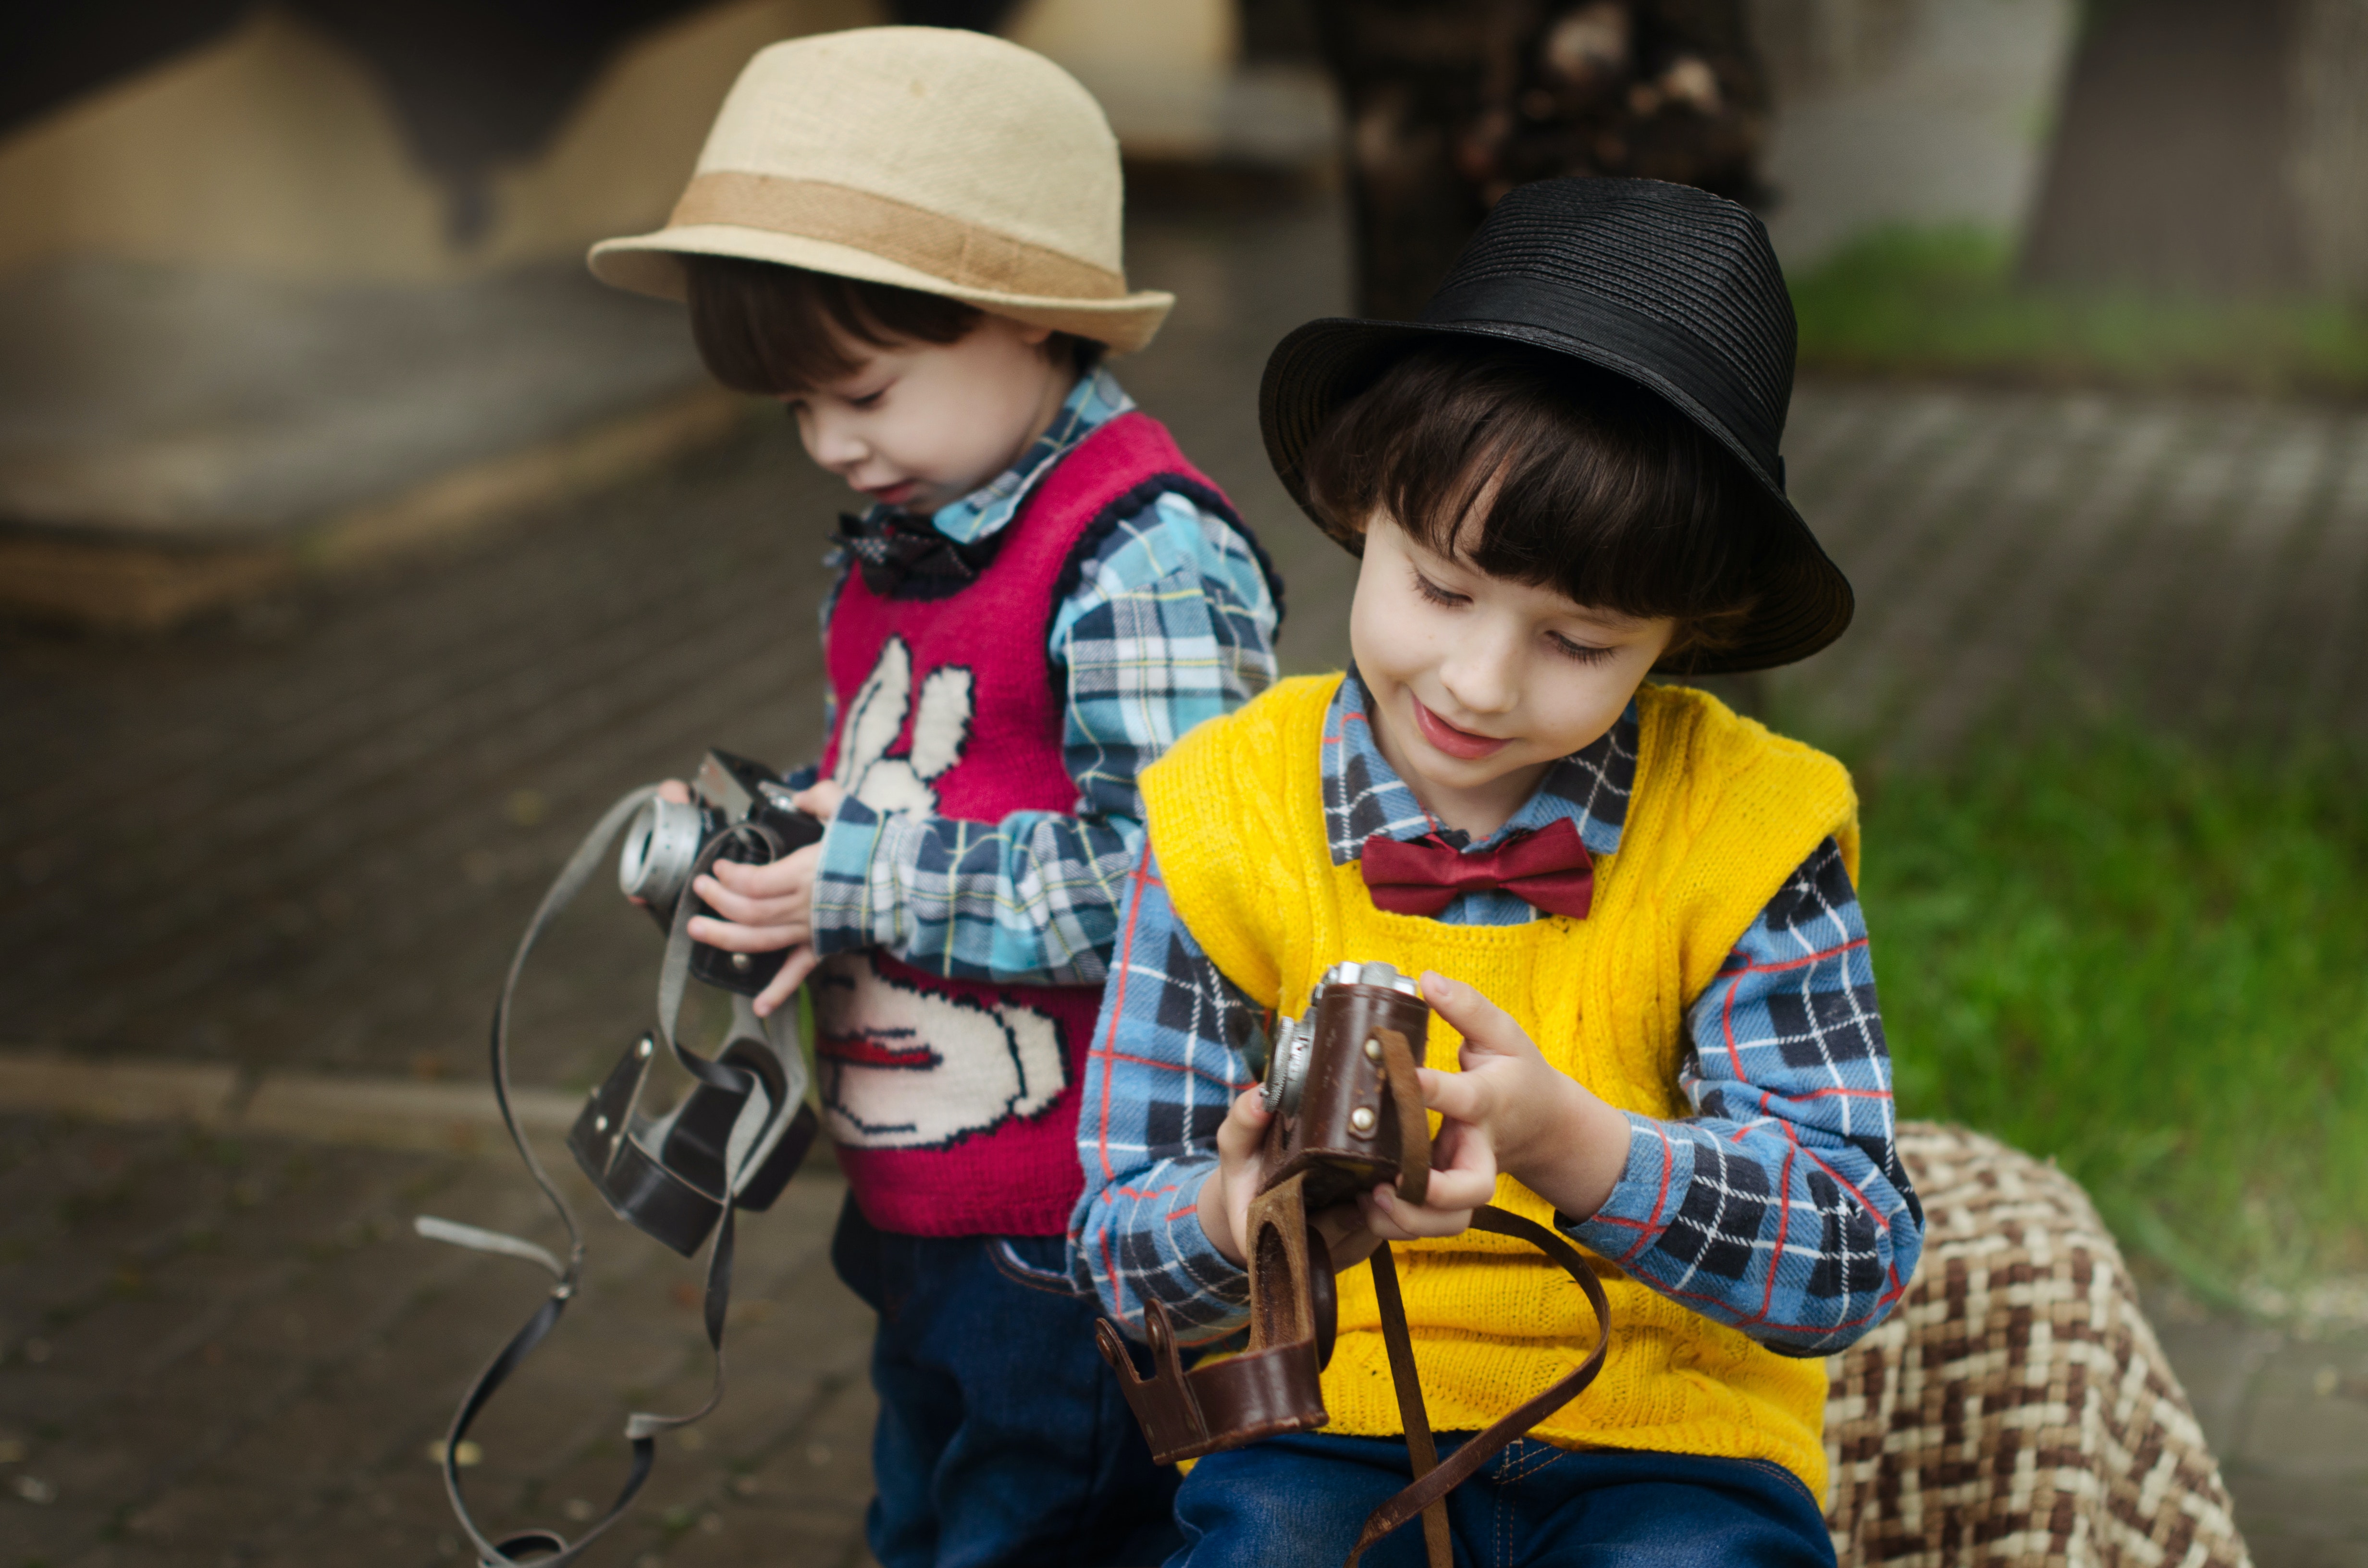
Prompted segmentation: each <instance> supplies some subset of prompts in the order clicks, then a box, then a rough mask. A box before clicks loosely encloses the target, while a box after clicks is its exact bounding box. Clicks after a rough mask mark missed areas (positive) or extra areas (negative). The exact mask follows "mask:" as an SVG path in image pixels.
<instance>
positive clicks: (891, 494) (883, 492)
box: [863, 479, 921, 506]
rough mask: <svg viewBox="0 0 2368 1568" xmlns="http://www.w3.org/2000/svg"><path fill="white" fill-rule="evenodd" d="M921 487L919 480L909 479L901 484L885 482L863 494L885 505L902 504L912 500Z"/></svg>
mask: <svg viewBox="0 0 2368 1568" xmlns="http://www.w3.org/2000/svg"><path fill="white" fill-rule="evenodd" d="M920 488H921V482H920V481H919V480H917V479H908V480H905V482H903V483H900V484H883V485H881V486H880V487H879V488H877V489H874V490H867V491H865V492H864V493H863V494H866V495H869V496H871V498H872V499H873V500H874V501H877V502H879V503H880V504H881V505H882V506H903V505H904V504H905V502H907V501H910V500H911V499H912V498H913V496H914V494H916V492H917V491H919V489H920Z"/></svg>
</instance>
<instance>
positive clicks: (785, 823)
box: [617, 751, 841, 1017]
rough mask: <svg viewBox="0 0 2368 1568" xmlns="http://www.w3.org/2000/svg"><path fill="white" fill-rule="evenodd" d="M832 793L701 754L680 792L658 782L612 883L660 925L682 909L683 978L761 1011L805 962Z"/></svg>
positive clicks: (796, 978)
mask: <svg viewBox="0 0 2368 1568" xmlns="http://www.w3.org/2000/svg"><path fill="white" fill-rule="evenodd" d="M840 799H841V792H840V790H839V788H838V786H837V785H836V784H831V783H827V782H825V783H822V784H817V785H814V786H813V787H812V788H810V789H807V790H791V789H790V788H789V786H788V785H786V784H784V783H782V782H781V781H780V779H779V778H776V777H775V776H774V775H773V774H772V773H771V771H770V770H769V769H768V768H766V767H764V765H763V764H761V763H756V762H751V761H749V760H748V759H747V758H746V757H741V756H734V755H732V754H731V753H730V752H722V751H717V752H710V753H709V754H708V756H707V760H706V761H705V762H704V763H702V764H701V765H700V769H699V773H698V775H697V777H696V778H695V779H694V780H693V782H692V783H691V784H690V785H689V787H685V786H684V785H682V784H681V783H680V782H678V781H677V780H674V779H668V780H667V781H666V783H665V784H664V785H662V786H660V787H659V790H658V795H657V798H656V799H655V800H652V801H649V802H648V803H647V804H645V805H644V806H643V808H642V810H641V812H640V813H639V814H637V815H636V816H635V817H634V819H633V822H632V826H631V827H630V828H629V829H628V830H627V832H626V835H625V847H624V850H623V853H622V854H621V855H620V857H619V858H618V861H617V883H618V886H619V887H620V888H621V889H622V890H623V892H624V893H625V895H626V896H627V897H629V898H631V899H632V900H633V902H634V903H639V904H641V905H642V906H643V907H644V908H646V909H647V910H648V911H649V912H650V915H651V916H652V918H654V919H655V920H656V921H657V923H658V924H659V926H662V927H664V928H666V929H667V930H672V929H673V927H674V923H675V920H676V918H677V914H678V913H682V914H685V915H687V919H688V932H689V937H690V938H691V940H692V941H693V943H694V944H695V946H694V947H693V949H692V953H691V973H692V974H694V975H696V976H697V977H698V978H699V979H700V980H701V981H704V982H705V983H708V984H710V985H714V986H718V987H721V988H722V989H723V990H726V991H734V992H737V993H739V994H742V995H744V996H753V997H755V998H756V1012H757V1017H768V1015H770V1014H771V1013H772V1011H773V1010H774V1009H775V1008H776V1007H778V1006H780V1005H781V1004H782V1003H784V1002H786V1001H788V1000H789V998H790V997H791V995H792V994H794V993H795V992H796V990H797V988H798V986H799V985H800V984H802V983H803V982H804V980H805V977H806V975H807V974H808V973H809V972H811V971H812V970H813V969H814V949H813V946H812V941H813V923H812V913H813V902H814V876H815V874H816V872H817V871H818V869H820V867H821V862H822V848H821V842H822V835H823V827H824V824H825V823H826V822H827V821H828V820H829V818H830V817H831V816H833V815H835V814H837V811H838V804H839V801H840ZM686 895H688V897H689V910H688V911H687V912H685V911H682V910H681V908H680V906H681V904H682V902H683V900H684V898H685V896H686Z"/></svg>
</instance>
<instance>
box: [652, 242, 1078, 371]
mask: <svg viewBox="0 0 2368 1568" xmlns="http://www.w3.org/2000/svg"><path fill="white" fill-rule="evenodd" d="M682 263H683V272H684V274H685V275H686V277H687V278H688V280H689V296H690V335H691V338H692V340H693V341H694V342H696V343H697V344H698V345H699V357H700V358H702V359H704V360H706V361H707V369H708V373H709V374H711V375H712V376H713V377H714V378H715V379H716V380H717V381H722V382H723V384H724V385H725V386H727V387H730V388H731V389H732V390H733V391H734V392H756V393H759V394H761V395H764V396H768V397H779V396H782V395H785V394H790V393H795V392H805V391H807V390H808V389H810V388H813V387H816V386H821V385H825V384H826V383H828V382H831V381H837V380H838V379H839V378H840V377H842V376H848V375H852V374H854V373H855V371H856V369H858V368H859V367H860V365H861V364H862V359H861V358H860V357H859V356H856V355H851V354H849V353H848V347H849V346H850V345H852V344H870V345H871V347H875V348H888V347H894V346H895V345H896V344H899V343H956V342H960V341H961V340H962V338H964V337H966V336H968V335H969V334H970V331H971V329H972V328H973V327H975V326H976V325H978V324H979V320H980V318H981V317H983V316H984V315H985V313H986V312H984V311H982V310H980V309H979V308H978V307H977V306H976V305H969V304H964V303H963V302H962V301H960V300H950V299H947V298H946V297H945V296H944V295H942V294H925V293H922V292H921V291H920V290H916V289H899V288H896V287H895V286H894V285H893V284H887V283H867V282H864V281H862V280H861V279H860V278H840V277H838V276H837V275H835V274H832V273H827V272H809V271H807V270H806V269H805V268H804V267H783V266H781V265H780V264H779V263H776V262H769V261H749V260H746V259H745V258H743V257H740V256H684V257H683V258H682ZM1045 348H1046V350H1047V352H1049V353H1052V354H1056V355H1057V354H1066V355H1067V356H1068V358H1069V362H1070V363H1071V364H1072V365H1074V366H1075V367H1076V369H1077V371H1078V372H1079V373H1080V374H1083V373H1085V372H1087V371H1088V370H1090V369H1093V367H1094V365H1095V364H1096V363H1097V362H1098V361H1099V359H1100V358H1101V350H1102V346H1101V345H1100V344H1099V343H1096V342H1094V341H1093V340H1092V339H1091V338H1085V337H1077V336H1075V335H1071V334H1069V333H1065V332H1056V333H1054V334H1053V336H1052V338H1051V339H1050V340H1049V341H1048V342H1047V343H1046V345H1045Z"/></svg>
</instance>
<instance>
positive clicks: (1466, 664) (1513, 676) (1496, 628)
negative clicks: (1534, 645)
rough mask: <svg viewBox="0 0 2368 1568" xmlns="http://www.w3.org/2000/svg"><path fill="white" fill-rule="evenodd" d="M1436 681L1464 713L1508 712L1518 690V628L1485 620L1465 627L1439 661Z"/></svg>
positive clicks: (1519, 671) (1516, 697)
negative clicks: (1443, 657)
mask: <svg viewBox="0 0 2368 1568" xmlns="http://www.w3.org/2000/svg"><path fill="white" fill-rule="evenodd" d="M1439 683H1440V685H1441V686H1443V687H1446V688H1447V694H1448V696H1450V697H1452V698H1453V699H1455V702H1456V705H1457V706H1458V707H1460V708H1462V709H1463V710H1464V711H1465V712H1467V713H1471V714H1475V715H1478V714H1497V713H1509V712H1511V711H1512V710H1513V707H1514V705H1515V704H1516V703H1517V702H1519V701H1520V694H1521V641H1520V633H1519V630H1518V629H1517V628H1514V627H1511V626H1506V625H1497V624H1491V623H1489V622H1486V621H1483V622H1482V623H1481V624H1479V625H1476V626H1472V627H1469V628H1467V629H1466V630H1465V632H1464V635H1463V636H1462V637H1459V638H1458V639H1456V641H1455V642H1454V643H1453V645H1452V646H1451V647H1450V648H1449V649H1448V653H1447V657H1446V658H1445V660H1443V661H1442V662H1441V663H1440V666H1439Z"/></svg>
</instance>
